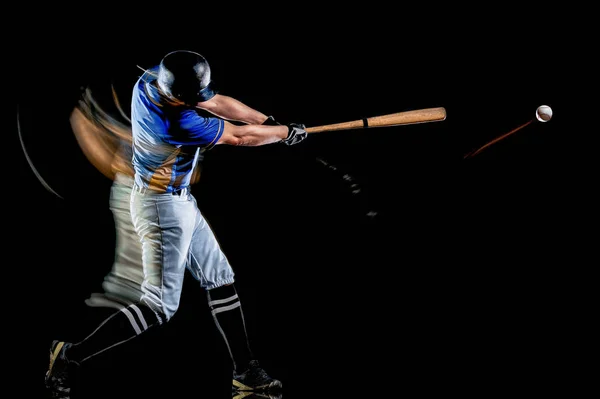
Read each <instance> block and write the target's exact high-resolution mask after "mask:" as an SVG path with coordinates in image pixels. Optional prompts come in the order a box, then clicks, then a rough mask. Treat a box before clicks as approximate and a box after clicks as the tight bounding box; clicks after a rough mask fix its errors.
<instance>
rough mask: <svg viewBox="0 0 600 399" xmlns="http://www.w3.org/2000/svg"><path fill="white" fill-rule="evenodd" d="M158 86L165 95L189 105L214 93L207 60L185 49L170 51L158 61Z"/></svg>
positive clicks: (208, 98)
mask: <svg viewBox="0 0 600 399" xmlns="http://www.w3.org/2000/svg"><path fill="white" fill-rule="evenodd" d="M158 87H160V89H161V91H162V92H163V93H164V94H165V95H166V96H167V97H170V98H174V99H177V100H179V101H183V102H184V103H186V104H190V105H194V104H196V103H198V102H202V101H207V100H210V99H211V98H213V97H214V95H215V92H214V91H213V89H212V87H211V80H210V66H209V65H208V62H207V61H206V59H205V58H204V57H203V56H201V55H200V54H198V53H196V52H193V51H187V50H177V51H172V52H170V53H169V54H167V55H166V56H164V58H163V59H162V60H161V61H160V65H159V67H158Z"/></svg>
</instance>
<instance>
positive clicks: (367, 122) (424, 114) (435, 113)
mask: <svg viewBox="0 0 600 399" xmlns="http://www.w3.org/2000/svg"><path fill="white" fill-rule="evenodd" d="M445 119H446V109H445V108H444V107H436V108H424V109H417V110H411V111H403V112H396V113H393V114H387V115H380V116H373V117H370V118H365V119H360V120H354V121H349V122H342V123H334V124H330V125H321V126H314V127H309V128H306V131H307V132H308V133H318V132H331V131H335V130H351V129H362V128H369V127H385V126H399V125H410V124H415V123H426V122H438V121H443V120H445Z"/></svg>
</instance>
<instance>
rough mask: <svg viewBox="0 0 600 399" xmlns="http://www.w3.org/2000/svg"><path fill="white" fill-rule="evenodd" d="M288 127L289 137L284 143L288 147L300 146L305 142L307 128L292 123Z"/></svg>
mask: <svg viewBox="0 0 600 399" xmlns="http://www.w3.org/2000/svg"><path fill="white" fill-rule="evenodd" d="M287 127H288V136H287V138H286V139H283V140H282V142H283V143H284V144H287V145H294V144H298V143H299V142H301V141H302V140H304V139H305V138H306V137H307V136H308V133H307V132H306V130H305V129H306V126H305V125H303V124H301V123H290V124H288V125H287Z"/></svg>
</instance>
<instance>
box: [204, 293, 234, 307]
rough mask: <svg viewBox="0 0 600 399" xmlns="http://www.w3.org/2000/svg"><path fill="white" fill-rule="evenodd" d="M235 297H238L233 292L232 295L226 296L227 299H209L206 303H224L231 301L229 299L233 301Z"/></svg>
mask: <svg viewBox="0 0 600 399" xmlns="http://www.w3.org/2000/svg"><path fill="white" fill-rule="evenodd" d="M237 297H238V296H237V294H235V295H234V296H232V297H229V298H227V299H217V300H215V301H210V302H208V305H209V306H213V305H220V304H222V303H226V302H231V301H233V300H234V299H237Z"/></svg>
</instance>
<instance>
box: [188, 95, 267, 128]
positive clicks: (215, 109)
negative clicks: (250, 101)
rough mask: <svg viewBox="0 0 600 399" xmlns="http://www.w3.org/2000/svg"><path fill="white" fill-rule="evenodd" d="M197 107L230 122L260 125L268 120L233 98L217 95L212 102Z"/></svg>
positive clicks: (205, 102) (260, 113) (199, 104)
mask: <svg viewBox="0 0 600 399" xmlns="http://www.w3.org/2000/svg"><path fill="white" fill-rule="evenodd" d="M196 107H198V108H200V109H203V110H205V111H208V112H210V113H211V114H213V115H216V116H218V117H219V118H222V119H227V120H230V121H236V122H242V123H247V124H252V125H260V124H262V123H263V122H265V121H266V120H267V116H266V115H265V114H263V113H262V112H259V111H257V110H255V109H253V108H251V107H249V106H247V105H246V104H244V103H242V102H241V101H239V100H236V99H235V98H233V97H229V96H225V95H222V94H215V95H214V97H212V98H211V99H210V100H207V101H203V102H200V103H198V104H196Z"/></svg>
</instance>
